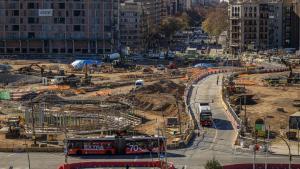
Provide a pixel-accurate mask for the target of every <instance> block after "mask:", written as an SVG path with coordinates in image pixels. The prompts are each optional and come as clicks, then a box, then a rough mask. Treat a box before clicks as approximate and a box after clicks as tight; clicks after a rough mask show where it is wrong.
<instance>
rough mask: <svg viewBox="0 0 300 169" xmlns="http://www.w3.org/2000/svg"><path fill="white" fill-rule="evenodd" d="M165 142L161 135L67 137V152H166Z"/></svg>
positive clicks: (102, 153) (109, 153)
mask: <svg viewBox="0 0 300 169" xmlns="http://www.w3.org/2000/svg"><path fill="white" fill-rule="evenodd" d="M164 143H166V139H165V137H161V136H155V137H149V136H137V137H135V136H131V137H116V136H107V137H94V138H92V137H87V138H67V139H66V147H65V153H67V155H114V154H147V153H164V152H165V146H164V145H165V144H164Z"/></svg>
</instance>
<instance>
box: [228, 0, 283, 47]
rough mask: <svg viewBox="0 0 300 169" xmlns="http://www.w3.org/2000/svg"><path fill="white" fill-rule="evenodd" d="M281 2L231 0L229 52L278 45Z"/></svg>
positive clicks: (279, 42)
mask: <svg viewBox="0 0 300 169" xmlns="http://www.w3.org/2000/svg"><path fill="white" fill-rule="evenodd" d="M282 5H283V4H282V2H281V1H280V0H272V1H271V0H256V1H254V0H252V1H251V0H239V1H230V5H229V20H230V21H229V23H230V27H229V32H230V33H229V39H230V42H229V43H230V48H231V52H232V53H238V52H243V51H245V50H266V49H272V48H281V47H282V46H283V44H282V35H283V33H282V32H283V30H282V24H283V22H282V19H283V17H282V9H283V7H282Z"/></svg>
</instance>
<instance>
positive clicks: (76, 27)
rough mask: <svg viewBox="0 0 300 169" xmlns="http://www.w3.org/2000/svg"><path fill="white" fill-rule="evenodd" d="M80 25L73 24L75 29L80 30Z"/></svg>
mask: <svg viewBox="0 0 300 169" xmlns="http://www.w3.org/2000/svg"><path fill="white" fill-rule="evenodd" d="M80 30H81V29H80V25H74V26H73V31H80Z"/></svg>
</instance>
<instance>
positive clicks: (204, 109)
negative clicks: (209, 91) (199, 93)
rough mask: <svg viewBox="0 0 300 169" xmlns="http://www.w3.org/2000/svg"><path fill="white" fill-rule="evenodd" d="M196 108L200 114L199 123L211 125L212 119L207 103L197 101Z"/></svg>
mask: <svg viewBox="0 0 300 169" xmlns="http://www.w3.org/2000/svg"><path fill="white" fill-rule="evenodd" d="M198 109H199V114H200V125H201V126H212V125H213V119H212V113H211V109H210V105H209V103H199V105H198Z"/></svg>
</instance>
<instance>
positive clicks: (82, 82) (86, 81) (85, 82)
mask: <svg viewBox="0 0 300 169" xmlns="http://www.w3.org/2000/svg"><path fill="white" fill-rule="evenodd" d="M88 72H89V67H88V65H87V64H86V65H84V77H83V78H81V79H80V85H81V86H87V85H90V84H91V83H92V76H90V75H89V74H88Z"/></svg>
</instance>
